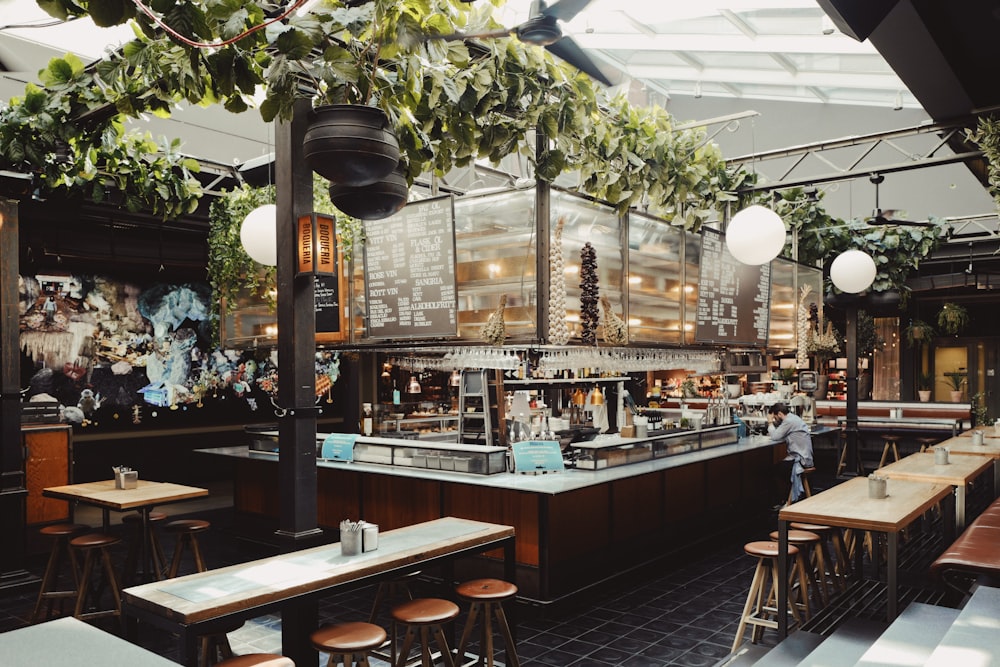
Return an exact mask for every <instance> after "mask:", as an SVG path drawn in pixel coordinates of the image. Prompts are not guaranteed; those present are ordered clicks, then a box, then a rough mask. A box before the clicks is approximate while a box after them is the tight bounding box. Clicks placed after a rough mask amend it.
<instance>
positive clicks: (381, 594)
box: [368, 570, 420, 665]
mask: <svg viewBox="0 0 1000 667" xmlns="http://www.w3.org/2000/svg"><path fill="white" fill-rule="evenodd" d="M418 576H420V570H417V571H415V572H408V573H407V574H404V575H402V576H399V577H396V578H394V579H390V580H388V581H380V582H379V584H378V588H377V589H375V599H374V600H373V601H372V610H371V612H369V614H368V622H369V623H372V624H374V623H375V622H376V619H377V618H378V615H379V612H380V611H382V605H383V604H385V603H386V602H392V601H394V600H395V601H404V602H405V601H406V600H412V599H413V591H412V590H410V582H411V581H413V580H414V579H416V578H417V577H418ZM389 623H390V626H389V664H390V665H395V664H396V621H395V620H392V619H391V617H390V621H389Z"/></svg>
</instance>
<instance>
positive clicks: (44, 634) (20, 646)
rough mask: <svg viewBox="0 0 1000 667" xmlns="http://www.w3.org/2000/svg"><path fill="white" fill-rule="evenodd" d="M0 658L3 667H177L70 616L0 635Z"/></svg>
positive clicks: (154, 654)
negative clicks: (76, 666)
mask: <svg viewBox="0 0 1000 667" xmlns="http://www.w3.org/2000/svg"><path fill="white" fill-rule="evenodd" d="M0 655H2V656H3V658H0V663H2V664H3V665H4V667H41V666H42V665H100V666H101V667H177V663H175V662H171V661H170V660H167V659H166V658H163V657H161V656H159V655H157V654H156V653H153V652H152V651H147V650H146V649H144V648H142V647H140V646H136V645H135V644H131V643H129V642H127V641H125V640H124V639H121V638H120V637H116V636H115V635H113V634H110V633H108V632H105V631H104V630H100V629H98V628H95V627H94V626H92V625H89V624H87V623H84V622H83V621H78V620H77V619H75V618H71V617H66V618H59V619H56V620H54V621H48V622H47V623H40V624H38V625H29V626H28V627H25V628H20V629H18V630H11V631H10V632H4V633H0Z"/></svg>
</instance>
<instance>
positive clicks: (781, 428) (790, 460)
mask: <svg viewBox="0 0 1000 667" xmlns="http://www.w3.org/2000/svg"><path fill="white" fill-rule="evenodd" d="M769 412H770V413H771V423H770V424H768V427H767V434H768V437H770V439H771V442H772V443H773V444H778V443H781V442H784V443H785V445H786V446H787V448H788V455H787V456H785V459H784V460H783V461H781V462H780V463H779V464H778V466H777V470H776V471H775V477H776V480H775V481H776V483H777V485H778V488H780V489H784V493H782V494H781V496H780V497H779V498H778V500H777V502H779V503H782V504H783V503H784V502H785V499H786V498H787V497H788V488H789V484H791V489H792V502H795V501H796V500H798V499H799V497H801V495H802V477H801V475H802V471H803V470H804V469H805V468H811V467H812V466H813V446H812V435H810V430H809V425H808V424H806V423H805V422H804V421H802V418H801V417H799V416H798V415H797V414H795V413H794V412H791V413H790V412H789V411H788V406H787V405H785V404H784V403H775V404H774V405H772V406H771V409H770V411H769Z"/></svg>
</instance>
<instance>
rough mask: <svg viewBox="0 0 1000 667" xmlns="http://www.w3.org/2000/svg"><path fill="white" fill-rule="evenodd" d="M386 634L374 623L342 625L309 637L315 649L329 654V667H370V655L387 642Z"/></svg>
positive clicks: (328, 628)
mask: <svg viewBox="0 0 1000 667" xmlns="http://www.w3.org/2000/svg"><path fill="white" fill-rule="evenodd" d="M387 636H388V635H386V632H385V630H384V629H382V628H381V627H380V626H378V625H375V624H373V623H363V622H360V621H358V622H354V623H341V624H340V625H329V626H326V627H323V628H320V629H319V630H317V631H316V632H314V633H312V634H311V635H309V639H310V641H312V645H313V648H315V649H316V650H317V651H319V652H320V653H329V654H330V660H329V662H327V663H326V664H327V667H337V663H341V664H343V666H344V667H354V666H355V665H357V667H369V663H368V657H369V654H370V653H371V652H372V651H373V650H375V649H377V648H378V647H379V646H381V645H382V643H383V642H385V640H386V637H387Z"/></svg>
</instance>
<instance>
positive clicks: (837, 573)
mask: <svg viewBox="0 0 1000 667" xmlns="http://www.w3.org/2000/svg"><path fill="white" fill-rule="evenodd" d="M788 527H789V528H793V529H795V530H807V531H809V532H811V533H816V534H817V535H819V538H820V543H819V545H818V546H817V547H816V549H815V550H814V552H813V555H812V557H811V560H813V562H814V563H815V565H816V572H817V573H822V574H823V577H822V579H820V587H821V588H820V590H821V592H822V593H823V595H824V597H825V599H824V603H826V604H829V602H830V598H829V597H827V596H828V595H829V589H828V586H829V585H830V584H832V585H833V587H835V588H836V589H837V590H838V591H844V590H846V589H847V578H848V575H849V574H850V571H851V564H850V559H849V558H848V557H847V549H845V548H844V539H843V536H842V535H841V534H840V529H839V528H834V527H833V526H824V525H821V524H817V523H800V522H798V521H793V522H792V523H790V524H789V525H788Z"/></svg>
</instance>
